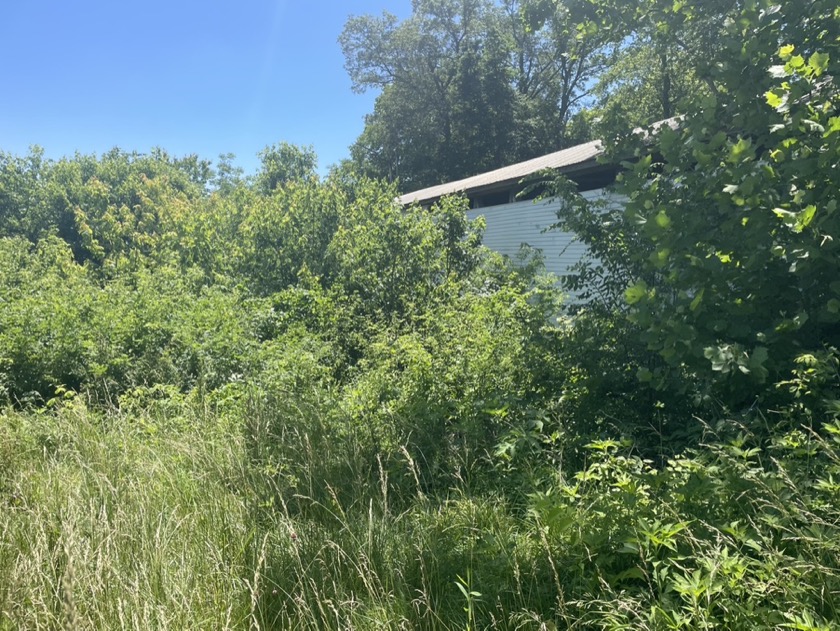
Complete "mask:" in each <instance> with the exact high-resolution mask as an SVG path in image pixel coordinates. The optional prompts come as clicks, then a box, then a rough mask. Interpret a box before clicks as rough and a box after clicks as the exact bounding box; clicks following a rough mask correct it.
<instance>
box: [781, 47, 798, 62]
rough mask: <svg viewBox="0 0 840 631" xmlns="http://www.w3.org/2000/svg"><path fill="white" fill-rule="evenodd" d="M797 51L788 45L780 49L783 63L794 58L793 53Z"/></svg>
mask: <svg viewBox="0 0 840 631" xmlns="http://www.w3.org/2000/svg"><path fill="white" fill-rule="evenodd" d="M794 50H796V46H794V45H793V44H788V45H787V46H782V47H781V48H780V49H779V57H781V58H782V61H787V60H788V59H790V58H791V56H793V51H794Z"/></svg>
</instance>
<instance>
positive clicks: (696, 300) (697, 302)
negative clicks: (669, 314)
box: [688, 288, 706, 311]
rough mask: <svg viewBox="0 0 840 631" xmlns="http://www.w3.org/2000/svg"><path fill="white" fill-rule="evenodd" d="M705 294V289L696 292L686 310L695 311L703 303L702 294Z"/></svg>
mask: <svg viewBox="0 0 840 631" xmlns="http://www.w3.org/2000/svg"><path fill="white" fill-rule="evenodd" d="M705 293H706V289H705V288H703V289H701V290H700V291H699V292H697V295H696V296H694V300H692V301H691V304H690V305H689V307H688V308H689V309H691V310H692V311H697V308H698V307H699V306H700V303H701V302H703V294H705Z"/></svg>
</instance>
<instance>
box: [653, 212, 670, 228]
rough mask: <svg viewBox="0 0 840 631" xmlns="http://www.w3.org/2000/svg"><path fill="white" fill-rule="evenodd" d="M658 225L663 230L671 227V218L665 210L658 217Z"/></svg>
mask: <svg viewBox="0 0 840 631" xmlns="http://www.w3.org/2000/svg"><path fill="white" fill-rule="evenodd" d="M656 225H657V226H659V227H660V228H662V229H663V230H667V229H668V228H670V227H671V218H670V217H669V216H668V213H666V212H665V211H664V210H660V211H659V213H658V214H657V215H656Z"/></svg>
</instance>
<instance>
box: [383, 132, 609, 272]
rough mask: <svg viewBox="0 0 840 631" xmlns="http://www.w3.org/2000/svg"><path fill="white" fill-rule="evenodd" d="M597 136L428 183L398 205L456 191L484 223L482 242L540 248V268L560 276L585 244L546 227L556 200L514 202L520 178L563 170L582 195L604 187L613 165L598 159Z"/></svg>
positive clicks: (503, 248)
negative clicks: (536, 155)
mask: <svg viewBox="0 0 840 631" xmlns="http://www.w3.org/2000/svg"><path fill="white" fill-rule="evenodd" d="M601 152H602V149H601V143H600V142H599V141H593V142H588V143H586V144H583V145H578V146H575V147H570V148H568V149H563V150H562V151H557V152H555V153H551V154H548V155H545V156H541V157H539V158H534V159H533V160H527V161H525V162H520V163H518V164H512V165H510V166H507V167H503V168H501V169H496V170H495V171H489V172H487V173H481V174H479V175H474V176H472V177H468V178H465V179H463V180H458V181H457V182H448V183H445V184H440V185H438V186H431V187H429V188H424V189H422V190H419V191H414V192H412V193H406V194H405V195H402V196H401V197H400V198H399V201H400V202H401V203H402V204H405V205H408V204H413V203H419V204H422V205H423V206H429V205H431V204H433V203H434V202H435V201H437V200H438V199H440V198H441V197H443V196H445V195H452V194H455V193H462V194H464V195H466V196H467V197H468V198H469V200H470V207H471V209H470V211H469V212H468V217H469V218H470V219H475V218H476V217H478V216H481V215H483V216H484V218H485V220H486V222H487V229H486V231H485V233H484V244H485V245H486V246H487V247H489V248H491V249H493V250H496V251H497V252H500V253H501V254H505V255H507V256H510V257H511V258H513V259H515V258H516V256H517V254H518V253H519V251H520V248H521V247H522V245H523V244H528V245H530V246H531V247H533V248H536V249H539V250H541V251H542V253H543V256H544V258H545V266H546V270H547V271H549V272H552V273H554V274H556V275H557V276H563V275H564V274H566V273H567V270H568V268H569V267H570V266H571V265H574V264H575V263H577V262H578V261H579V260H580V258H581V256H583V254H584V253H585V250H586V246H585V245H584V244H583V243H581V242H579V241H576V240H575V236H574V234H572V233H569V232H561V231H559V230H546V229H547V228H549V227H550V226H552V225H554V224H556V223H557V211H558V210H559V209H560V205H561V202H559V201H535V200H533V199H529V200H524V201H519V200H517V198H516V196H517V194H518V193H519V192H520V191H521V190H522V189H523V186H522V184H521V182H522V180H523V178H526V177H528V176H530V175H533V174H535V173H538V172H540V171H543V170H546V169H552V170H555V171H557V172H560V173H563V174H564V175H566V177H568V178H569V179H571V180H572V181H574V182H575V183H577V185H578V190H579V191H580V192H581V193H583V194H584V195H585V196H586V197H593V198H594V197H600V196H602V195H603V194H604V190H603V189H604V187H605V186H607V185H608V184H610V183H612V182H613V181H614V179H615V175H616V169H615V167H613V166H607V165H602V164H599V163H598V161H597V158H598V156H599V155H601Z"/></svg>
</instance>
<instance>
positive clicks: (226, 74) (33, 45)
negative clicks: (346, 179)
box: [0, 0, 411, 173]
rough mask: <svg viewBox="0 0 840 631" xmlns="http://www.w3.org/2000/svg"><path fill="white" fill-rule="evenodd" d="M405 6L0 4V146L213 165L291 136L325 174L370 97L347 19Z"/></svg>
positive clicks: (317, 2) (406, 3) (89, 0)
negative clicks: (351, 52) (160, 153)
mask: <svg viewBox="0 0 840 631" xmlns="http://www.w3.org/2000/svg"><path fill="white" fill-rule="evenodd" d="M383 10H388V11H390V12H391V13H395V14H396V15H398V16H400V17H406V16H408V15H409V14H410V10H411V2H410V0H345V1H341V0H309V1H301V0H298V1H296V2H295V1H287V0H237V1H236V2H230V1H228V2H223V1H221V0H217V1H216V2H206V1H205V2H198V1H196V0H168V1H162V0H147V1H145V2H142V3H141V2H131V1H130V0H128V1H126V0H116V1H115V0H109V1H104V0H74V1H72V2H70V1H68V0H22V1H19V2H18V1H14V0H12V1H8V2H2V3H0V52H2V55H3V59H4V64H3V70H4V71H3V77H2V82H1V83H0V86H2V88H0V150H3V151H6V152H11V153H15V154H19V155H22V154H25V153H27V152H28V148H29V146H30V145H35V144H37V145H41V146H42V147H43V148H44V149H45V151H46V153H47V155H48V156H49V157H52V158H57V157H61V156H63V155H72V154H73V153H75V152H76V151H80V152H82V153H94V152H95V153H102V152H104V151H107V150H108V149H110V148H112V147H115V146H118V147H120V148H122V149H126V150H137V151H141V152H147V151H149V150H150V149H151V148H152V147H156V146H157V147H162V148H164V149H166V150H167V151H169V152H170V153H171V154H174V155H178V156H181V155H187V154H192V153H196V154H198V155H199V156H201V157H202V158H207V159H212V160H214V161H215V160H216V158H217V157H218V155H219V154H220V153H227V152H232V153H234V154H236V161H235V162H236V164H238V165H239V166H242V167H243V168H244V169H245V170H246V172H248V173H250V172H253V171H254V170H255V169H256V168H257V165H258V159H257V158H256V155H255V154H256V153H257V152H258V151H259V150H260V149H262V148H263V147H265V146H266V145H268V144H272V143H275V142H279V141H286V142H291V143H295V144H301V145H312V146H313V147H314V148H315V150H316V152H317V153H318V156H319V162H320V166H321V169H322V171H323V170H325V168H326V167H327V166H328V165H330V164H332V163H335V162H337V161H339V160H340V159H342V158H344V157H346V156H347V148H348V146H349V145H350V144H351V143H352V142H353V140H355V138H356V137H357V136H358V134H359V133H360V132H361V131H362V127H363V125H364V120H363V119H364V115H365V114H366V113H368V112H370V111H371V110H372V109H373V100H374V98H375V94H372V93H367V94H364V95H357V94H353V93H352V92H351V90H350V80H349V78H348V77H347V73H346V72H345V70H344V58H343V56H342V54H341V49H340V47H339V46H338V43H337V41H336V40H337V38H338V36H339V34H340V33H341V30H342V28H343V26H344V23H345V22H346V20H347V17H348V16H349V15H350V14H356V15H358V14H363V13H375V14H379V13H381V12H382V11H383Z"/></svg>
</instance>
